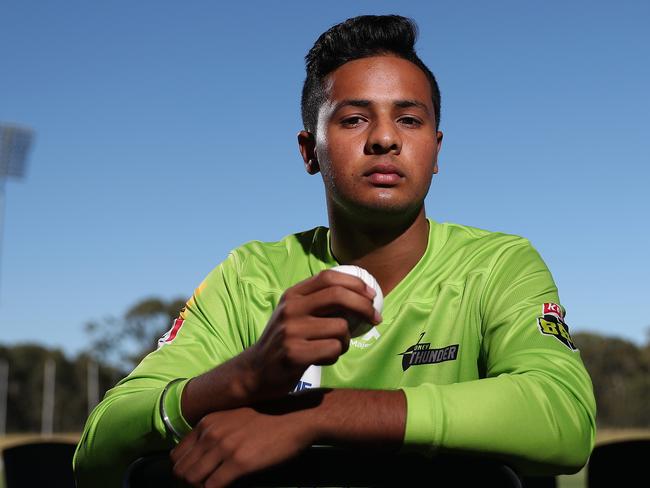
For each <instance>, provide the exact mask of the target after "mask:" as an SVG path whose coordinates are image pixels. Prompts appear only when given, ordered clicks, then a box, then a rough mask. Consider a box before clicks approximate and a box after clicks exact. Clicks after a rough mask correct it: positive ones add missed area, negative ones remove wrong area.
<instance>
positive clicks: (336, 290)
mask: <svg viewBox="0 0 650 488" xmlns="http://www.w3.org/2000/svg"><path fill="white" fill-rule="evenodd" d="M292 302H295V303H292V304H291V309H292V311H293V313H294V314H295V315H294V316H299V315H315V316H317V317H327V316H332V315H334V316H342V315H345V314H347V313H349V312H354V313H357V314H359V315H360V316H361V317H363V318H364V319H365V320H367V321H368V322H370V323H373V324H375V325H376V324H378V323H379V322H381V315H380V314H379V313H378V312H377V311H376V310H375V307H374V306H373V304H372V300H371V299H370V298H368V297H367V296H363V295H360V294H358V293H356V292H354V291H351V290H349V289H348V288H345V287H342V286H330V287H328V288H325V289H322V290H319V291H316V292H314V293H312V294H310V295H309V296H306V297H301V298H299V299H294V300H292Z"/></svg>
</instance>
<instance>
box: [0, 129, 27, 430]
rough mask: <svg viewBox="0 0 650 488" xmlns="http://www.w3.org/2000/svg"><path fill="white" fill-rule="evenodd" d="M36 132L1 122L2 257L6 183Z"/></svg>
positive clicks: (1, 364)
mask: <svg viewBox="0 0 650 488" xmlns="http://www.w3.org/2000/svg"><path fill="white" fill-rule="evenodd" d="M33 138H34V133H33V131H32V130H31V129H28V128H27V127H19V126H17V125H14V124H3V123H0V259H1V257H2V254H1V252H2V235H3V229H4V213H5V183H6V181H7V179H9V178H22V177H23V176H24V175H25V163H26V162H27V156H28V155H29V148H30V146H31V144H32V140H33ZM8 383H9V363H8V362H7V361H6V360H0V437H1V436H3V435H4V434H5V432H6V421H7V389H8V388H7V387H8Z"/></svg>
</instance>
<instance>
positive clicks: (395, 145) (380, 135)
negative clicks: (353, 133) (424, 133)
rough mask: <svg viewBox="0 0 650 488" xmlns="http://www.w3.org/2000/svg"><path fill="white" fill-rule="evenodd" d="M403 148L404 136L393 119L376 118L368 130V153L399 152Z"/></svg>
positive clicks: (366, 148)
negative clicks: (402, 136) (401, 135)
mask: <svg viewBox="0 0 650 488" xmlns="http://www.w3.org/2000/svg"><path fill="white" fill-rule="evenodd" d="M401 150H402V138H401V137H400V134H399V131H398V129H397V127H396V126H395V123H394V122H393V121H392V120H386V119H380V120H376V121H375V122H374V123H373V124H372V125H371V126H370V130H369V132H368V139H367V140H366V146H365V152H366V154H387V153H389V152H393V153H395V154H399V153H400V151H401Z"/></svg>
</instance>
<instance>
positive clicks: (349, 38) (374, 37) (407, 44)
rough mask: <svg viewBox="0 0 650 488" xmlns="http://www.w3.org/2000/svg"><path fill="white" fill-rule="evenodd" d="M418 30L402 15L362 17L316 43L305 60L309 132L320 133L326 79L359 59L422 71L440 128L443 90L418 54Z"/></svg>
mask: <svg viewBox="0 0 650 488" xmlns="http://www.w3.org/2000/svg"><path fill="white" fill-rule="evenodd" d="M417 35H418V27H417V24H416V23H415V21H414V20H412V19H409V18H406V17H402V16H400V15H361V16H359V17H353V18H351V19H348V20H346V21H345V22H341V23H340V24H337V25H335V26H333V27H331V28H330V29H328V30H327V31H325V32H324V33H323V34H321V36H320V37H319V38H318V39H317V40H316V42H315V43H314V46H313V47H312V48H311V49H310V50H309V52H308V53H307V56H305V64H306V68H307V77H306V78H305V83H304V85H303V87H302V101H301V104H300V109H301V113H302V123H303V124H304V127H305V129H306V130H307V131H309V132H311V133H312V134H315V133H316V125H317V122H318V110H319V109H320V106H321V105H322V104H323V102H324V101H325V88H324V84H323V80H324V78H325V77H326V76H327V75H328V74H329V73H331V72H332V71H334V70H335V69H337V68H338V67H340V66H342V65H343V64H345V63H347V62H348V61H353V60H355V59H362V58H369V57H373V56H381V55H393V56H397V57H399V58H403V59H406V60H407V61H410V62H412V63H413V64H415V65H416V66H417V67H418V68H420V69H421V70H422V71H423V72H424V74H425V75H426V76H427V78H428V80H429V83H430V84H431V98H432V101H433V109H434V114H435V117H436V130H437V129H438V127H440V89H439V88H438V82H437V81H436V77H435V76H433V73H432V72H431V70H430V69H429V68H427V66H426V65H425V64H424V63H423V62H422V60H421V59H420V58H419V57H418V55H417V54H416V53H415V48H414V46H415V41H416V39H417Z"/></svg>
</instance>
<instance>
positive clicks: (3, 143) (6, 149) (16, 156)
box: [0, 122, 34, 259]
mask: <svg viewBox="0 0 650 488" xmlns="http://www.w3.org/2000/svg"><path fill="white" fill-rule="evenodd" d="M33 139H34V132H33V131H32V130H31V129H29V128H27V127H20V126H18V125H15V124H6V123H1V122H0V251H1V250H2V237H3V229H4V213H5V183H6V181H7V180H8V179H9V178H18V179H20V178H22V177H23V176H24V175H25V166H26V163H27V156H28V155H29V149H30V147H31V145H32V140H33ZM0 259H1V255H0Z"/></svg>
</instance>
